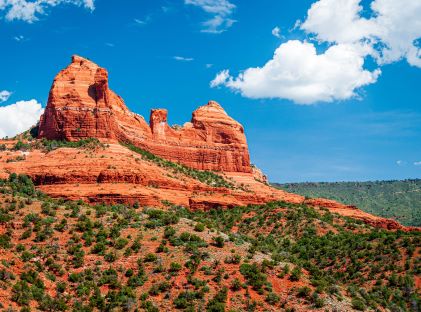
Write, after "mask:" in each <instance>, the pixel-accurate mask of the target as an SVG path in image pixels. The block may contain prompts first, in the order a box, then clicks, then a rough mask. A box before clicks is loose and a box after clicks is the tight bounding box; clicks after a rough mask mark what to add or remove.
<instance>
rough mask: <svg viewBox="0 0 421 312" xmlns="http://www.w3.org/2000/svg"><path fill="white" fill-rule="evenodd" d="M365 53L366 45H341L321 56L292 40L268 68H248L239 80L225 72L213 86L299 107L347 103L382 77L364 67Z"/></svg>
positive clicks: (282, 48)
mask: <svg viewBox="0 0 421 312" xmlns="http://www.w3.org/2000/svg"><path fill="white" fill-rule="evenodd" d="M368 50H369V49H368ZM364 51H367V49H366V48H364V47H362V46H359V47H356V46H353V45H347V44H340V45H334V46H332V47H330V48H329V49H327V50H326V52H324V53H322V54H317V51H316V47H315V46H314V45H313V44H312V43H308V42H301V41H298V40H290V41H288V42H286V43H284V44H281V45H280V47H279V48H278V49H277V50H276V51H275V54H274V56H273V58H272V59H271V60H270V61H268V62H267V63H266V64H265V65H264V66H262V67H254V68H249V69H246V70H245V71H244V72H242V73H241V74H240V75H239V76H238V77H236V78H234V77H232V76H230V75H229V71H227V70H224V71H222V72H220V73H219V74H218V75H217V76H216V77H215V79H214V80H213V81H212V82H211V87H216V86H219V85H224V86H226V87H228V88H230V89H232V90H234V91H238V92H240V93H241V94H242V95H243V96H245V97H248V98H255V99H258V98H283V99H289V100H292V101H294V102H296V103H298V104H312V103H314V102H319V101H324V102H331V101H333V100H344V99H348V98H350V97H353V96H355V95H356V93H355V90H356V89H358V88H360V87H362V86H365V85H368V84H372V83H374V82H376V80H377V77H378V76H379V74H380V70H374V71H372V72H370V71H368V70H365V69H364V68H363V65H364V57H363V55H364V54H365V53H367V52H364Z"/></svg>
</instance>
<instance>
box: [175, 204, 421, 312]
mask: <svg viewBox="0 0 421 312" xmlns="http://www.w3.org/2000/svg"><path fill="white" fill-rule="evenodd" d="M178 213H179V214H180V216H183V217H185V218H189V219H192V220H194V221H196V222H200V223H203V224H205V225H206V226H207V227H208V228H211V229H212V228H213V229H216V230H218V231H223V232H225V233H229V232H231V230H232V228H233V227H234V226H235V227H237V234H235V235H231V239H232V240H234V241H235V242H237V243H240V242H242V241H247V242H249V243H250V244H251V246H250V248H249V258H250V259H251V258H252V256H253V255H254V254H255V253H256V252H262V253H264V254H267V255H270V256H271V258H272V262H273V263H268V262H266V263H265V262H263V263H262V265H261V266H259V265H257V264H255V263H253V264H247V263H244V264H242V265H241V269H240V271H241V274H242V275H243V276H244V277H245V278H246V280H247V283H248V284H249V285H250V286H252V287H253V288H254V289H256V290H261V289H265V291H266V292H267V293H268V298H267V299H268V300H269V301H270V302H273V301H275V300H276V298H275V297H273V296H272V295H269V294H270V285H267V284H266V275H265V273H264V272H265V267H267V266H269V267H270V266H272V265H276V264H277V263H279V262H290V263H293V264H294V265H295V266H294V267H293V268H292V270H290V268H289V266H288V265H286V266H285V267H284V271H283V272H281V274H280V275H281V276H286V275H287V276H288V278H289V279H290V280H291V281H299V280H302V279H303V269H305V270H306V271H307V272H308V273H309V278H310V282H311V284H312V285H313V286H314V287H315V288H316V292H315V293H313V294H310V290H309V289H307V288H305V289H298V291H297V296H299V297H305V298H307V299H306V300H307V301H308V302H309V304H312V305H313V306H315V307H319V308H320V307H322V306H323V305H324V304H325V301H324V300H323V298H321V297H320V295H321V294H328V295H332V296H336V297H338V298H340V297H341V295H340V293H339V292H338V287H341V288H345V289H346V293H347V295H348V296H350V297H351V298H352V299H353V300H352V304H353V305H354V307H355V308H358V309H360V308H362V307H371V308H373V309H376V308H378V307H384V308H388V309H390V310H392V311H413V310H414V307H419V305H420V302H421V298H420V296H419V293H418V290H417V289H416V288H415V287H414V285H415V284H414V276H416V275H419V274H420V273H421V271H420V270H421V258H420V253H419V252H420V248H419V246H420V245H421V233H420V232H403V231H397V232H391V231H387V230H382V229H377V228H373V227H371V226H369V225H366V224H365V223H363V222H362V221H359V220H355V219H351V218H347V217H342V216H340V215H337V214H332V213H330V212H329V211H328V210H327V209H320V210H316V209H314V208H312V207H308V206H306V205H296V204H289V203H284V202H274V203H269V204H267V205H261V206H254V205H250V206H247V207H237V208H233V209H228V210H223V209H214V210H211V211H209V212H199V211H196V212H191V211H187V210H184V209H178ZM250 215H251V216H250ZM282 220H284V221H282ZM262 229H264V233H263V232H262ZM231 288H233V289H236V290H238V289H239V288H240V285H239V284H238V282H233V284H232V285H231ZM415 310H416V309H415Z"/></svg>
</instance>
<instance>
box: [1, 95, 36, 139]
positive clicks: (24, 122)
mask: <svg viewBox="0 0 421 312" xmlns="http://www.w3.org/2000/svg"><path fill="white" fill-rule="evenodd" d="M43 112H44V109H43V108H42V106H41V104H39V103H38V102H37V101H36V100H30V101H19V102H17V103H15V104H11V105H8V106H3V107H0V138H3V137H5V136H9V137H12V136H14V135H16V134H19V133H21V132H23V131H26V130H28V129H29V128H30V127H31V126H33V125H35V124H36V123H37V122H38V120H39V118H40V116H41V115H42V113H43Z"/></svg>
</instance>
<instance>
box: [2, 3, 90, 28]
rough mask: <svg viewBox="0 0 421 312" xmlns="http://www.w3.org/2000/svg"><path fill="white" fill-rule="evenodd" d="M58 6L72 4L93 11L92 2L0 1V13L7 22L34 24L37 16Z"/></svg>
mask: <svg viewBox="0 0 421 312" xmlns="http://www.w3.org/2000/svg"><path fill="white" fill-rule="evenodd" d="M60 4H73V5H77V6H83V7H85V8H86V9H89V10H91V11H92V10H94V9H95V5H94V0H36V1H28V0H0V11H4V12H5V18H6V20H8V21H13V20H21V21H24V22H28V23H33V22H36V21H37V20H38V19H39V17H38V16H39V15H45V14H47V12H46V9H47V8H49V7H55V6H57V5H60Z"/></svg>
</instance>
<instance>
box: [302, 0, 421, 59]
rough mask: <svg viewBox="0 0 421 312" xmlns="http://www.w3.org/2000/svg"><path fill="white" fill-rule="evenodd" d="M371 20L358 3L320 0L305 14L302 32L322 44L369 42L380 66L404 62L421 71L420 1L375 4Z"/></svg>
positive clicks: (387, 0)
mask: <svg viewBox="0 0 421 312" xmlns="http://www.w3.org/2000/svg"><path fill="white" fill-rule="evenodd" d="M370 8H371V11H372V12H371V13H372V16H373V17H369V18H365V17H363V16H362V12H363V7H362V6H361V0H319V1H317V2H315V3H314V4H313V5H312V6H311V8H310V10H309V11H308V17H307V20H306V21H305V22H304V23H303V24H302V25H301V29H303V30H305V31H306V32H308V33H313V34H315V35H316V37H317V39H319V40H321V41H327V42H333V43H356V42H361V41H366V42H370V44H372V46H373V47H375V48H376V49H374V50H373V52H374V53H373V56H374V57H375V58H376V60H377V62H378V63H379V64H385V63H392V62H395V61H399V60H400V59H403V58H406V60H407V61H408V63H409V64H411V65H413V66H418V67H421V49H420V47H419V46H417V45H416V44H415V43H414V42H415V41H416V40H417V39H419V38H420V37H421V18H420V16H421V1H419V0H399V1H396V0H374V1H372V2H371V5H370Z"/></svg>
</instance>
